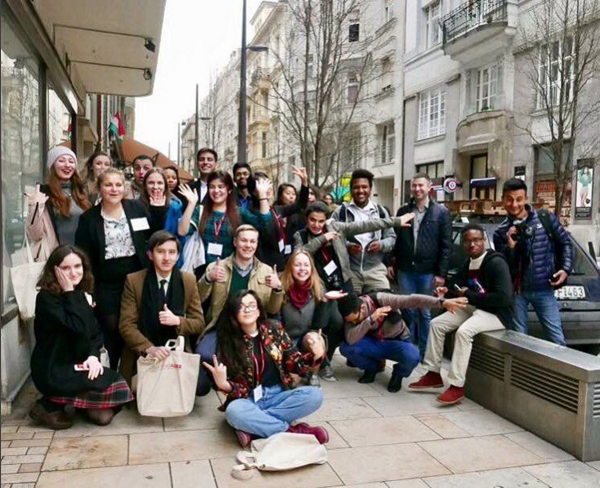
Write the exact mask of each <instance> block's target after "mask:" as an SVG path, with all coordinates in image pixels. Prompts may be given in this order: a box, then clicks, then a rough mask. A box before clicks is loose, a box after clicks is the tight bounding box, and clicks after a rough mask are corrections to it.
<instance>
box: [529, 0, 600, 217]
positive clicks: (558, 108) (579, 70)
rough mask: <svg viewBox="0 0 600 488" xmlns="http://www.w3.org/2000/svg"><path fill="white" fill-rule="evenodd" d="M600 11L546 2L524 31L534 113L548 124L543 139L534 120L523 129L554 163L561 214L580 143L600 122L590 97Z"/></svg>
mask: <svg viewBox="0 0 600 488" xmlns="http://www.w3.org/2000/svg"><path fill="white" fill-rule="evenodd" d="M599 5H600V3H599V0H541V1H540V3H539V5H538V7H537V8H536V9H535V10H532V11H531V13H530V15H529V17H528V22H527V24H526V27H525V28H523V29H522V31H521V33H522V36H523V40H524V42H525V44H524V46H525V48H526V51H525V53H526V54H525V55H526V56H527V64H528V70H527V76H528V78H529V80H530V82H531V85H532V86H533V87H534V95H535V101H534V103H535V109H537V110H539V111H541V112H542V113H543V118H544V120H545V122H546V124H547V131H543V132H545V133H544V135H543V136H540V131H539V130H538V129H535V130H534V126H533V123H532V121H531V120H530V122H529V125H528V126H527V127H524V128H523V129H524V130H525V131H526V132H527V133H528V134H529V135H530V136H531V138H532V139H533V141H534V143H535V144H536V145H538V146H540V147H542V149H541V150H546V151H547V153H548V155H549V156H550V158H551V160H552V162H553V170H554V179H555V182H556V183H555V201H554V205H555V211H556V213H557V214H560V211H561V209H562V208H563V204H564V202H565V200H566V196H567V192H568V191H569V185H570V183H571V181H572V179H573V154H574V149H575V146H576V142H577V141H578V138H579V137H580V136H581V134H582V132H583V130H584V129H585V128H586V127H590V125H591V124H593V123H594V122H597V121H598V120H600V97H599V96H598V94H597V93H595V95H594V93H590V84H591V82H592V80H593V79H597V78H598V77H599V71H598V70H599V65H598V60H599V54H600V51H599V49H600V44H599V43H600V37H599V36H600V22H599V20H600V18H599V14H600V9H599ZM598 139H600V138H596V142H597V141H598ZM591 142H592V141H590V140H587V141H585V144H587V145H588V147H587V149H583V152H586V151H588V150H591V147H590V143H591ZM593 145H594V144H593V143H592V146H593ZM580 147H581V144H580Z"/></svg>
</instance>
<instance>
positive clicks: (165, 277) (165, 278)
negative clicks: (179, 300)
mask: <svg viewBox="0 0 600 488" xmlns="http://www.w3.org/2000/svg"><path fill="white" fill-rule="evenodd" d="M154 272H155V273H156V280H157V281H158V289H159V290H160V289H161V286H160V282H161V281H163V280H167V285H166V286H165V294H166V293H168V291H169V285H170V284H171V274H172V273H169V276H161V275H159V274H158V271H156V270H155V271H154Z"/></svg>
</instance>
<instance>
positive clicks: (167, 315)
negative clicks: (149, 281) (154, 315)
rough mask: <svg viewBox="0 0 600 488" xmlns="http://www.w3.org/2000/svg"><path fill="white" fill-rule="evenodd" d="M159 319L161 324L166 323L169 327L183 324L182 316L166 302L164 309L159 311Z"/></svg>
mask: <svg viewBox="0 0 600 488" xmlns="http://www.w3.org/2000/svg"><path fill="white" fill-rule="evenodd" d="M158 321H159V322H160V325H166V326H168V327H177V326H178V325H181V317H178V316H177V315H175V314H174V313H173V312H171V311H170V310H169V307H167V304H166V303H165V306H164V307H163V309H162V311H161V312H158Z"/></svg>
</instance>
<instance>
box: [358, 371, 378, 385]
mask: <svg viewBox="0 0 600 488" xmlns="http://www.w3.org/2000/svg"><path fill="white" fill-rule="evenodd" d="M375 376H377V371H367V370H365V372H364V373H363V375H362V376H361V377H360V378H358V382H359V383H373V381H375Z"/></svg>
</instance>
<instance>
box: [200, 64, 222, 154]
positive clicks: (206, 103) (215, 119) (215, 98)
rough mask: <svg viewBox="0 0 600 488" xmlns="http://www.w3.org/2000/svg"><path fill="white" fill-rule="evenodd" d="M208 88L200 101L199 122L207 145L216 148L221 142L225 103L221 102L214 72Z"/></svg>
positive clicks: (218, 84)
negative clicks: (206, 93)
mask: <svg viewBox="0 0 600 488" xmlns="http://www.w3.org/2000/svg"><path fill="white" fill-rule="evenodd" d="M209 85H210V89H209V90H208V95H207V96H206V98H205V99H204V100H203V101H202V106H201V109H200V110H201V112H200V120H199V124H201V125H200V127H201V129H200V128H199V129H198V130H199V131H200V130H202V134H203V137H202V138H203V139H204V141H205V142H206V144H207V145H208V146H209V147H212V148H217V147H218V146H219V144H220V142H221V135H222V132H223V124H222V121H221V118H222V115H223V110H224V109H225V104H224V103H222V100H221V98H222V96H221V87H220V83H219V76H218V75H217V73H216V72H213V73H212V74H211V75H210V81H209Z"/></svg>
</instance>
